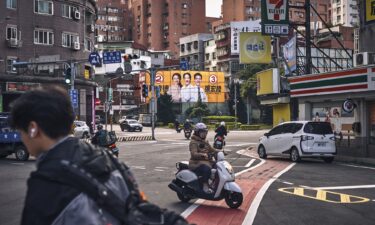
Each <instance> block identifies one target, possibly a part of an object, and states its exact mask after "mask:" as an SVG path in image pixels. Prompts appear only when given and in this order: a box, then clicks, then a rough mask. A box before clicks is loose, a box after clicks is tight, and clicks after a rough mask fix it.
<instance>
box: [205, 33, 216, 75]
mask: <svg viewBox="0 0 375 225" xmlns="http://www.w3.org/2000/svg"><path fill="white" fill-rule="evenodd" d="M204 70H206V71H215V72H216V71H217V56H216V43H215V40H214V39H212V40H208V41H206V42H205V50H204Z"/></svg>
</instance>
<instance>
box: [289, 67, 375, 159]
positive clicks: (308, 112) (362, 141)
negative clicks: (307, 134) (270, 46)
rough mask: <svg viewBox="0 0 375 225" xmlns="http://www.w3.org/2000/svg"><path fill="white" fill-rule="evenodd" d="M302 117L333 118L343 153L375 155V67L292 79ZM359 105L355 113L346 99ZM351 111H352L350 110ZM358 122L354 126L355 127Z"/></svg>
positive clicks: (305, 118) (338, 146)
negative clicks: (345, 105) (346, 105)
mask: <svg viewBox="0 0 375 225" xmlns="http://www.w3.org/2000/svg"><path fill="white" fill-rule="evenodd" d="M289 82H290V96H291V98H297V99H298V110H299V111H298V117H299V118H298V119H299V120H320V121H330V122H331V124H332V128H333V129H334V131H335V132H336V133H341V134H342V136H341V137H342V139H341V140H340V141H338V142H337V150H338V154H339V155H346V156H355V157H372V158H375V67H360V68H355V69H350V70H344V71H339V72H330V73H320V74H312V75H305V76H299V77H293V78H289ZM345 101H346V102H348V101H351V102H352V103H354V104H355V105H356V107H354V110H353V111H352V112H348V110H344V109H343V107H342V106H343V103H344V102H345ZM349 111H350V110H349ZM353 123H354V127H353Z"/></svg>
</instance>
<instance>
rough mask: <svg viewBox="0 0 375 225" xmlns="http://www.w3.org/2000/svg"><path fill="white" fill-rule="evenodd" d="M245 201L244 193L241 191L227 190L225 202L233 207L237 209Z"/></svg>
mask: <svg viewBox="0 0 375 225" xmlns="http://www.w3.org/2000/svg"><path fill="white" fill-rule="evenodd" d="M242 201H243V195H242V193H239V192H229V191H228V192H227V194H226V195H225V203H227V205H228V206H229V207H230V208H232V209H237V208H238V207H240V206H241V204H242Z"/></svg>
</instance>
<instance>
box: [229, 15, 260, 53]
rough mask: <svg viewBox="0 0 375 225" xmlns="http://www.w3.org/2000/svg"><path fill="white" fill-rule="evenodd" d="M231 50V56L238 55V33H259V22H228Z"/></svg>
mask: <svg viewBox="0 0 375 225" xmlns="http://www.w3.org/2000/svg"><path fill="white" fill-rule="evenodd" d="M230 29H231V31H230V33H231V38H230V41H231V49H230V52H231V54H232V55H238V54H240V32H260V30H261V25H260V20H255V21H240V22H230Z"/></svg>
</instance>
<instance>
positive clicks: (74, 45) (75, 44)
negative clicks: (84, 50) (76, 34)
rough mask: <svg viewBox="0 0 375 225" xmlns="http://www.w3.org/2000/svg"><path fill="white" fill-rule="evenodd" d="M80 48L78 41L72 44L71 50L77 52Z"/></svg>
mask: <svg viewBox="0 0 375 225" xmlns="http://www.w3.org/2000/svg"><path fill="white" fill-rule="evenodd" d="M80 48H81V45H80V44H79V42H78V41H76V42H74V44H73V49H74V50H79V49H80Z"/></svg>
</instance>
